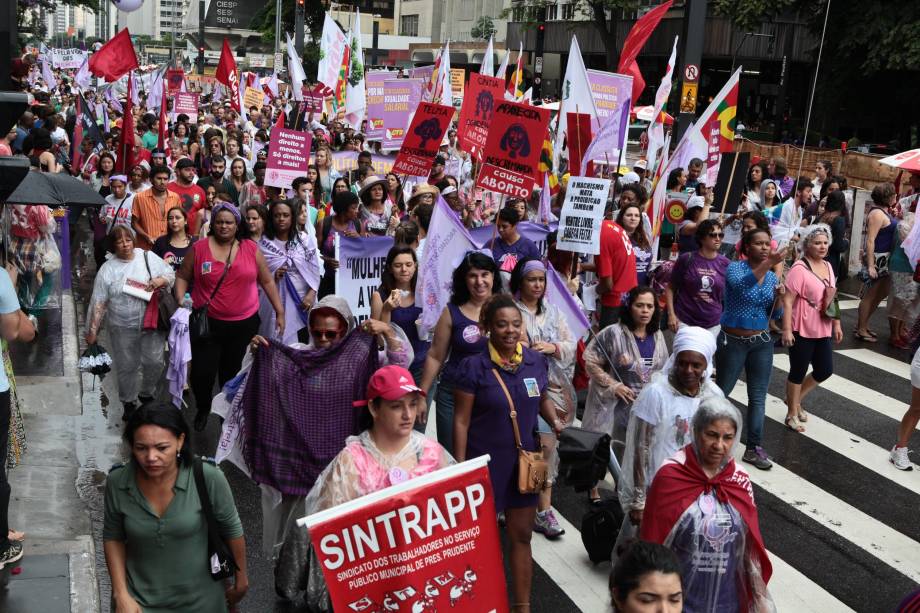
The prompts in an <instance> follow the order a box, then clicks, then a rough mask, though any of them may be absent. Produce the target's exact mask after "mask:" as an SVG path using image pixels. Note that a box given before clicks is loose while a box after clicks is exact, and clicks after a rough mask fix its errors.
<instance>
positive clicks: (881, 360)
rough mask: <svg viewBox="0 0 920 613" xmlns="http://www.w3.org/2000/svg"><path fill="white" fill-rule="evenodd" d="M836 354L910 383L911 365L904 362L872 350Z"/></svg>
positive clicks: (848, 350) (854, 350) (841, 351)
mask: <svg viewBox="0 0 920 613" xmlns="http://www.w3.org/2000/svg"><path fill="white" fill-rule="evenodd" d="M835 353H839V354H840V355H843V356H846V357H848V358H850V359H851V360H856V361H857V362H862V363H863V364H868V365H869V366H873V367H875V368H878V369H879V370H884V371H885V372H889V373H891V374H893V375H897V376H898V377H901V378H902V379H907V380H908V381H910V364H908V363H907V362H905V361H904V360H899V359H897V358H891V357H888V356H887V355H883V354H881V353H878V352H877V351H872V350H871V349H840V350H838V351H836V352H835Z"/></svg>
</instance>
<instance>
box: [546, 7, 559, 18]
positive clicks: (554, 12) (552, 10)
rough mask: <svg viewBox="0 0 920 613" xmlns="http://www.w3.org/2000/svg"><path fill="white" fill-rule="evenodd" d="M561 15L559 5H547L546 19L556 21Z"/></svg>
mask: <svg viewBox="0 0 920 613" xmlns="http://www.w3.org/2000/svg"><path fill="white" fill-rule="evenodd" d="M558 15H559V5H557V4H547V5H546V21H556V19H557V18H558Z"/></svg>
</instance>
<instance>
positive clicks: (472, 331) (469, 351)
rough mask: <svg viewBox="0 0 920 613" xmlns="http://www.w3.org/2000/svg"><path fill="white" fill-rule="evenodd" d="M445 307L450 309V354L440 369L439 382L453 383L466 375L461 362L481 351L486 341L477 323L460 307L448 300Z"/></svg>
mask: <svg viewBox="0 0 920 613" xmlns="http://www.w3.org/2000/svg"><path fill="white" fill-rule="evenodd" d="M447 309H448V310H449V311H450V354H449V355H448V356H447V362H446V363H445V364H444V369H443V370H442V371H441V384H444V383H447V384H454V383H457V382H458V380H460V379H463V378H465V377H466V372H464V369H463V367H462V366H461V362H463V360H464V359H465V358H467V357H469V356H471V355H478V354H479V353H481V352H482V351H483V350H484V349H485V348H486V345H487V343H488V341H487V340H486V337H484V336H482V334H481V333H480V332H479V324H478V323H477V322H475V321H473V320H472V319H470V318H469V317H467V316H466V315H464V314H463V311H461V310H460V307H458V306H457V305H456V304H454V303H453V302H448V303H447ZM486 356H488V353H486Z"/></svg>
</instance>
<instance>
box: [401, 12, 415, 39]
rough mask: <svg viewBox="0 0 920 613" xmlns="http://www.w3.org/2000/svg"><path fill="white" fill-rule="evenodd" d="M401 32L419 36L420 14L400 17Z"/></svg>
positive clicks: (404, 34) (406, 34)
mask: <svg viewBox="0 0 920 613" xmlns="http://www.w3.org/2000/svg"><path fill="white" fill-rule="evenodd" d="M399 33H400V34H401V35H403V36H418V15H403V16H402V17H400V19H399Z"/></svg>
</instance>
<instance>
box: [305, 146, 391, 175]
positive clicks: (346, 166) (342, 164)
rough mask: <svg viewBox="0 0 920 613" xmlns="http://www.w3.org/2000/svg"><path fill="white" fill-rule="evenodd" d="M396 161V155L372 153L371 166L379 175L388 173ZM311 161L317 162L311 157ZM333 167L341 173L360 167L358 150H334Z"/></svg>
mask: <svg viewBox="0 0 920 613" xmlns="http://www.w3.org/2000/svg"><path fill="white" fill-rule="evenodd" d="M395 161H396V155H395V154H391V155H383V154H379V153H372V154H371V166H373V167H374V174H375V175H377V176H378V177H382V176H384V175H386V174H387V173H388V172H390V171H392V170H393V162H395ZM310 163H311V164H313V163H315V162H314V160H313V158H311V160H310ZM332 167H333V168H335V169H336V170H337V171H338V172H339V173H340V174H342V175H345V174H347V173H348V171H350V170H357V169H358V152H357V151H333V152H332Z"/></svg>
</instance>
